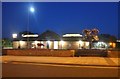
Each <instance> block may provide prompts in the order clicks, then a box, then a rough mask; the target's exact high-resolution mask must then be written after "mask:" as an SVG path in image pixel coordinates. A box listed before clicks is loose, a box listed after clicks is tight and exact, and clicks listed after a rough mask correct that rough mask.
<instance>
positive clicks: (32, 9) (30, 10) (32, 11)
mask: <svg viewBox="0 0 120 79" xmlns="http://www.w3.org/2000/svg"><path fill="white" fill-rule="evenodd" d="M30 12H31V13H34V12H35V9H34V7H30V8H29V10H28V25H27V35H29V19H30V18H29V17H30V15H29V14H30ZM27 48H29V37H27Z"/></svg>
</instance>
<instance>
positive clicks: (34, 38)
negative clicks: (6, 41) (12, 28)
mask: <svg viewBox="0 0 120 79" xmlns="http://www.w3.org/2000/svg"><path fill="white" fill-rule="evenodd" d="M89 45H90V44H89V42H88V41H83V35H81V34H75V33H68V34H64V35H62V36H60V35H58V34H56V33H55V32H53V31H49V30H47V31H46V32H43V33H42V34H40V35H38V34H33V33H31V34H21V36H20V37H17V38H14V40H13V48H40V49H83V48H85V49H88V48H89ZM110 45H112V46H114V47H115V43H112V42H111V43H106V42H93V44H92V48H93V49H97V48H108V47H109V46H110Z"/></svg>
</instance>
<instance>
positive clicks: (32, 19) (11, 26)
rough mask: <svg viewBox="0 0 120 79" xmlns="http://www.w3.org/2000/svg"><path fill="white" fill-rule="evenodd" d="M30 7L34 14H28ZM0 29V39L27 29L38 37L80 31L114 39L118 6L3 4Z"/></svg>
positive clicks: (10, 36)
mask: <svg viewBox="0 0 120 79" xmlns="http://www.w3.org/2000/svg"><path fill="white" fill-rule="evenodd" d="M30 6H33V7H34V8H35V12H34V13H31V12H30V11H29V7H30ZM28 12H29V15H28ZM28 21H29V23H28ZM2 26H3V27H2V32H3V34H2V35H3V37H8V38H12V33H19V32H21V31H26V30H27V26H29V28H30V29H29V31H31V32H33V33H38V34H41V33H42V32H44V31H46V30H52V31H54V32H56V33H58V34H60V35H62V34H65V33H82V30H83V29H92V28H98V29H99V31H100V34H101V33H102V34H111V35H114V36H118V3H113V2H103V3H100V2H91V3H90V2H88V3H86V2H85V3H83V2H76V3H73V2H61V3H60V2H55V3H53V2H36V3H27V2H13V3H12V2H9V3H7V2H4V3H2Z"/></svg>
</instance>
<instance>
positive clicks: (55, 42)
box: [54, 41, 58, 49]
mask: <svg viewBox="0 0 120 79" xmlns="http://www.w3.org/2000/svg"><path fill="white" fill-rule="evenodd" d="M54 49H58V41H54Z"/></svg>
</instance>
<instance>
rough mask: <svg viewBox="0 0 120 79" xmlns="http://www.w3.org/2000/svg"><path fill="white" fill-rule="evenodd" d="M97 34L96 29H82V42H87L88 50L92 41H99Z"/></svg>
mask: <svg viewBox="0 0 120 79" xmlns="http://www.w3.org/2000/svg"><path fill="white" fill-rule="evenodd" d="M98 33H99V30H98V29H92V30H89V29H84V30H83V34H84V37H83V40H85V41H89V49H91V48H92V41H98V40H99V38H98Z"/></svg>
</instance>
